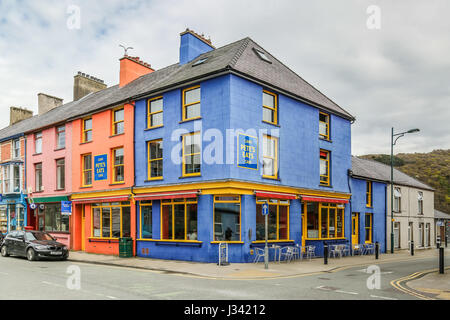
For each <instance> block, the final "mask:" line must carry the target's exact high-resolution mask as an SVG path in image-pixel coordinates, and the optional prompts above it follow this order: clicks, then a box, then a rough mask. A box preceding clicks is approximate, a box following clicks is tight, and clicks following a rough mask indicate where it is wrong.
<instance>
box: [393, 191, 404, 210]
mask: <svg viewBox="0 0 450 320" xmlns="http://www.w3.org/2000/svg"><path fill="white" fill-rule="evenodd" d="M401 211H402V192H401V189H400V188H394V212H401Z"/></svg>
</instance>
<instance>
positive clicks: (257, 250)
mask: <svg viewBox="0 0 450 320" xmlns="http://www.w3.org/2000/svg"><path fill="white" fill-rule="evenodd" d="M260 258H263V259H264V249H261V248H255V258H254V260H253V263H257V262H259V259H260Z"/></svg>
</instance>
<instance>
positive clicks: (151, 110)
mask: <svg viewBox="0 0 450 320" xmlns="http://www.w3.org/2000/svg"><path fill="white" fill-rule="evenodd" d="M147 115H148V116H147V128H148V129H152V128H158V127H161V126H162V125H163V97H157V98H153V99H149V100H148V110H147Z"/></svg>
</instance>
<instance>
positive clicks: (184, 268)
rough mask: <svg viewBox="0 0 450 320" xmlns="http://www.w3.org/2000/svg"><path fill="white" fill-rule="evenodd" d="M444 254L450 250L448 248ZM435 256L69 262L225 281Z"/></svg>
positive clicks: (82, 256) (82, 258)
mask: <svg viewBox="0 0 450 320" xmlns="http://www.w3.org/2000/svg"><path fill="white" fill-rule="evenodd" d="M446 252H449V254H450V250H449V249H447V250H446ZM430 257H436V259H437V257H438V251H437V250H436V249H429V250H418V251H416V252H415V255H414V256H411V255H410V254H409V252H408V251H401V252H397V253H395V254H389V253H388V254H382V255H380V257H379V259H378V260H376V259H375V256H374V255H369V256H355V257H343V258H329V259H328V265H324V261H323V258H316V259H312V260H311V261H310V260H307V259H304V260H296V261H292V262H290V263H286V262H281V263H278V262H272V261H271V262H270V263H269V269H268V270H266V269H264V263H263V262H261V263H257V264H254V263H231V264H230V265H228V266H218V265H217V264H215V263H201V262H188V261H176V260H159V259H148V258H139V257H133V258H119V257H118V256H110V255H101V254H92V253H85V252H81V251H71V252H70V255H69V261H73V262H84V263H93V264H100V265H108V266H118V267H129V268H138V269H145V270H151V271H155V272H160V273H171V274H179V275H185V276H192V277H202V278H213V279H223V280H225V279H228V280H233V279H234V280H243V279H247V280H258V279H260V280H261V279H271V278H277V277H294V276H301V275H307V274H311V273H318V272H331V271H334V270H337V269H343V268H351V267H357V266H359V265H361V266H364V265H370V264H381V263H386V262H394V261H404V260H414V259H423V258H430Z"/></svg>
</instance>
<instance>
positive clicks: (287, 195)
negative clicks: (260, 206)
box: [255, 190, 297, 200]
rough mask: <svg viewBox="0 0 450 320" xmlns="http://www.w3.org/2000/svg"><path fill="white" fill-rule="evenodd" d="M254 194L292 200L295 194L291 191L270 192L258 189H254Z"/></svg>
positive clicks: (295, 197)
mask: <svg viewBox="0 0 450 320" xmlns="http://www.w3.org/2000/svg"><path fill="white" fill-rule="evenodd" d="M255 195H256V196H257V197H261V198H271V199H286V200H294V199H297V196H296V195H295V194H292V193H281V192H270V191H259V190H255Z"/></svg>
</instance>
